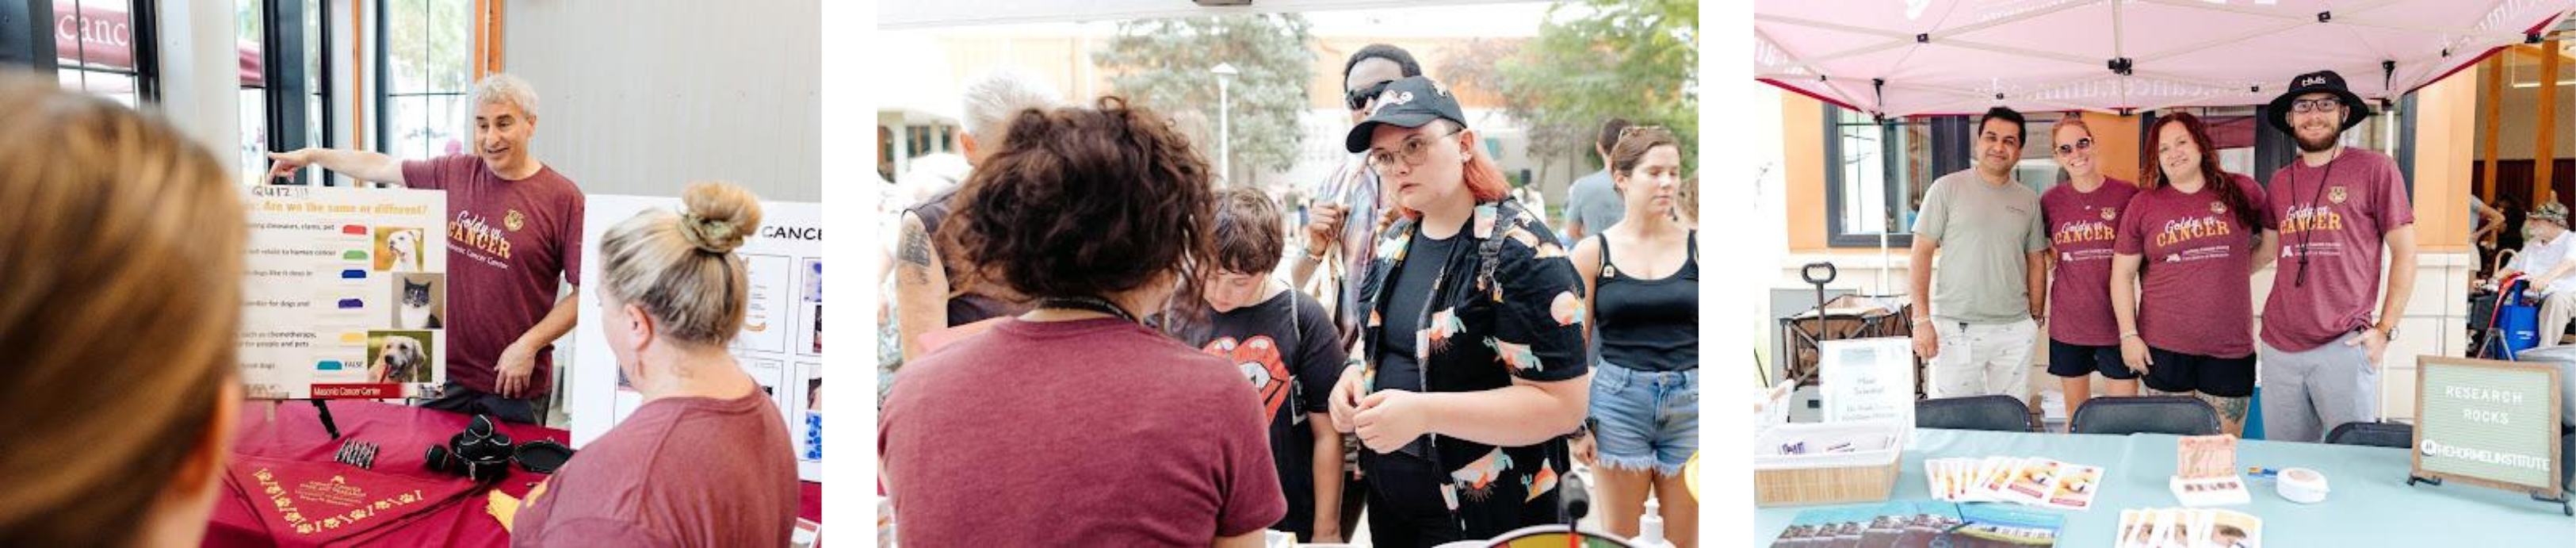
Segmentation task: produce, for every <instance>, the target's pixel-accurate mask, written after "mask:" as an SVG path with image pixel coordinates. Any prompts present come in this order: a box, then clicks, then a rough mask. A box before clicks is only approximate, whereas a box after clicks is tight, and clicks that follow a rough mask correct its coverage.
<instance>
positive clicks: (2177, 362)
mask: <svg viewBox="0 0 2576 548" xmlns="http://www.w3.org/2000/svg"><path fill="white" fill-rule="evenodd" d="M2147 358H2148V359H2150V360H2154V363H2153V365H2150V366H2148V367H2147V388H2153V389H2156V390H2161V391H2165V392H2199V393H2202V394H2208V395H2212V396H2218V397H2222V398H2242V397H2246V396H2252V395H2254V355H2253V354H2246V355H2245V356H2244V357H2238V358H2213V357H2209V356H2202V355H2198V354H2184V353H2181V352H2173V351H2168V350H2165V349H2161V348H2154V347H2149V348H2147Z"/></svg>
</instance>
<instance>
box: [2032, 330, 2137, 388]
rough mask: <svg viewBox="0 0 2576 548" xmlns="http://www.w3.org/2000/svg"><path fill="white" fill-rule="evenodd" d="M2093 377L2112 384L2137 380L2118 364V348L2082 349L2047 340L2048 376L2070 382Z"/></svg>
mask: <svg viewBox="0 0 2576 548" xmlns="http://www.w3.org/2000/svg"><path fill="white" fill-rule="evenodd" d="M2094 373H2101V374H2102V376H2104V377H2109V378H2110V379H2111V380H2115V381H2125V380H2132V379H2136V378H2138V373H2137V372H2135V371H2130V370H2129V364H2128V363H2127V362H2122V361H2120V346H2119V345H2116V344H2115V345H2111V346H2086V345H2081V344H2069V343H2062V342H2057V339H2049V340H2048V374H2050V375H2056V376H2059V377H2065V378H2069V379H2072V378H2077V377H2082V376H2085V375H2091V374H2094Z"/></svg>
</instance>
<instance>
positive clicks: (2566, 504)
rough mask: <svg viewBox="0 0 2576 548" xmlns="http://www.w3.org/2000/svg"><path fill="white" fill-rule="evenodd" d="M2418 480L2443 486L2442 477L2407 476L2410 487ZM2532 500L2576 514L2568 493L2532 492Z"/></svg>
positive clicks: (2435, 485)
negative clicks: (2552, 503)
mask: <svg viewBox="0 0 2576 548" xmlns="http://www.w3.org/2000/svg"><path fill="white" fill-rule="evenodd" d="M2417 482H2422V483H2427V484H2431V485H2432V486H2434V487H2441V486H2442V478H2428V477H2424V476H2406V486H2408V487H2414V486H2415V484H2416V483H2417ZM2531 500H2536V501H2540V502H2555V503H2558V513H2560V514H2565V515H2568V516H2576V501H2571V500H2569V499H2568V498H2567V496H2566V495H2558V496H2556V497H2550V496H2547V495H2542V494H2539V493H2532V494H2531Z"/></svg>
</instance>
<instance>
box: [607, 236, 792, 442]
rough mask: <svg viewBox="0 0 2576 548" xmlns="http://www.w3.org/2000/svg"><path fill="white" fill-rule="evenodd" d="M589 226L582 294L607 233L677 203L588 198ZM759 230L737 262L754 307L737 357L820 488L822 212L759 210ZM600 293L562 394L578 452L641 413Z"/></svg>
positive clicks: (736, 346)
mask: <svg viewBox="0 0 2576 548" xmlns="http://www.w3.org/2000/svg"><path fill="white" fill-rule="evenodd" d="M587 200H588V201H587V203H586V204H585V207H584V209H585V210H587V215H588V216H587V217H586V218H584V219H582V227H581V234H582V240H581V241H582V246H583V249H582V254H581V286H582V287H585V288H588V287H598V285H597V283H598V282H599V276H600V274H601V272H600V267H599V258H600V254H599V243H600V241H601V240H602V239H603V238H605V237H606V234H607V233H608V229H609V228H610V227H614V226H617V223H621V222H625V221H626V219H628V218H631V217H634V216H635V214H636V213H637V212H641V211H644V210H647V209H663V210H669V211H678V210H679V208H680V200H679V199H677V198H667V197H654V196H598V195H594V196H590V197H588V198H587ZM760 214H761V220H760V230H759V231H758V232H755V233H753V234H752V237H751V238H749V239H747V240H744V242H743V246H742V247H741V248H738V249H735V250H734V253H735V254H736V255H740V256H741V257H742V258H743V266H744V268H743V270H744V273H745V275H746V276H748V278H749V284H748V286H749V289H750V292H751V302H750V303H748V308H747V310H746V311H745V314H744V316H743V328H742V332H741V333H739V334H737V335H735V338H734V341H733V345H732V353H733V356H734V359H736V360H739V361H741V362H742V367H743V371H744V372H745V373H749V374H750V375H751V377H752V380H754V381H757V382H759V383H760V387H761V389H762V390H764V391H766V392H768V393H769V396H770V398H771V399H772V400H773V401H774V402H775V403H776V404H777V405H778V409H779V413H780V416H779V417H778V419H779V420H781V421H785V423H786V425H787V433H788V440H789V442H790V444H791V445H793V446H794V451H795V453H796V460H797V464H796V472H797V477H799V478H802V479H804V480H806V481H822V479H823V469H822V460H823V453H822V422H823V408H822V405H821V402H822V397H821V391H822V385H823V366H822V364H823V343H822V324H823V322H822V317H823V290H822V288H823V223H822V206H821V204H815V203H800V202H761V204H760ZM598 295H599V294H598V293H597V292H593V291H583V292H582V293H581V303H580V307H581V308H580V312H581V314H582V317H583V319H584V321H581V322H579V323H577V324H575V326H574V327H573V346H572V350H573V354H572V360H571V363H572V371H571V373H570V374H569V377H568V379H567V382H568V383H569V384H570V385H571V388H572V391H571V392H568V393H566V394H565V397H566V398H567V402H566V407H568V408H569V411H570V413H569V414H570V415H571V418H572V444H573V446H574V447H580V446H583V445H588V444H589V443H590V441H591V440H594V439H599V436H600V435H601V434H605V433H607V432H608V429H609V427H611V426H615V425H616V424H617V423H618V421H622V420H625V419H626V416H627V415H629V414H632V413H634V412H635V408H636V407H638V406H641V405H643V403H644V398H643V395H642V394H639V393H637V392H635V391H634V390H633V389H632V388H627V387H624V386H621V382H620V379H619V378H618V377H619V374H618V369H617V358H616V355H615V354H613V353H611V352H609V351H608V350H607V345H608V339H607V338H606V336H605V335H603V334H602V333H601V332H600V329H599V326H600V325H601V322H597V321H589V318H594V317H597V316H598V315H599V314H600V312H599V310H600V309H599V297H598Z"/></svg>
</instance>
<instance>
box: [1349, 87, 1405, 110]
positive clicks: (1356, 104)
mask: <svg viewBox="0 0 2576 548" xmlns="http://www.w3.org/2000/svg"><path fill="white" fill-rule="evenodd" d="M1393 83H1395V81H1394V80H1387V81H1384V82H1378V83H1376V84H1371V85H1369V87H1364V88H1360V89H1359V90H1357V91H1343V92H1342V104H1345V105H1350V107H1351V110H1359V109H1360V108H1361V107H1366V106H1368V102H1369V100H1370V99H1376V98H1377V96H1378V94H1380V93H1386V86H1387V85H1388V84H1393Z"/></svg>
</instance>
